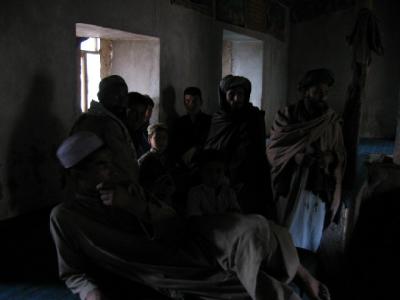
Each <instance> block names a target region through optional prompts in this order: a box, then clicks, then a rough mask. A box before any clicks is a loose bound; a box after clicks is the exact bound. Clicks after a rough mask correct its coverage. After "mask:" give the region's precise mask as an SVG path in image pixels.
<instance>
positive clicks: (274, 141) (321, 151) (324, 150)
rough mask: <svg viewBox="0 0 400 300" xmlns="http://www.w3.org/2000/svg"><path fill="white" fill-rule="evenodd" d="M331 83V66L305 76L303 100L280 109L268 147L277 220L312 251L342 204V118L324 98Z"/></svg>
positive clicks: (295, 239) (302, 246)
mask: <svg viewBox="0 0 400 300" xmlns="http://www.w3.org/2000/svg"><path fill="white" fill-rule="evenodd" d="M333 83H334V78H333V75H332V73H331V72H330V71H329V70H327V69H315V70H311V71H308V72H307V73H306V74H305V76H304V77H303V79H302V80H301V81H300V83H299V91H300V92H301V93H302V98H301V99H300V100H299V101H298V102H297V103H295V104H292V105H289V106H287V107H285V108H284V109H282V110H280V111H278V113H277V115H276V117H275V121H274V123H273V126H272V129H271V140H270V143H269V145H268V150H267V154H268V159H269V161H270V163H271V166H272V170H271V177H272V187H273V192H274V202H275V204H276V210H277V219H278V223H280V224H281V225H284V226H286V227H288V228H289V231H290V232H291V234H292V237H293V241H294V243H295V245H296V247H299V248H303V249H307V250H310V251H313V252H316V251H317V250H318V248H319V245H320V241H321V238H322V232H323V229H324V226H327V225H329V224H330V223H331V222H332V221H333V218H334V217H335V215H336V213H337V210H338V207H339V204H340V202H341V183H342V175H343V169H344V161H345V149H344V145H343V136H342V126H341V119H340V117H339V116H338V115H337V114H336V113H335V112H334V111H333V110H332V109H331V108H329V106H328V104H327V103H326V102H325V101H326V99H327V95H328V90H329V88H330V87H331V86H332V84H333Z"/></svg>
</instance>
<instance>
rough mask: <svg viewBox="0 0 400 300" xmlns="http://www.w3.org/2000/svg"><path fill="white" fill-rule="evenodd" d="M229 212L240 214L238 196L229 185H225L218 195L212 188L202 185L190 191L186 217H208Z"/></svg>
mask: <svg viewBox="0 0 400 300" xmlns="http://www.w3.org/2000/svg"><path fill="white" fill-rule="evenodd" d="M228 212H240V206H239V204H238V202H237V200H236V194H235V191H234V190H233V189H231V188H230V187H229V186H228V185H223V186H222V187H221V188H220V189H219V191H218V193H216V190H215V189H214V188H212V187H209V186H207V185H205V184H200V185H198V186H195V187H193V188H191V189H190V191H189V194H188V202H187V206H186V215H187V216H188V217H190V216H208V215H215V214H223V213H228Z"/></svg>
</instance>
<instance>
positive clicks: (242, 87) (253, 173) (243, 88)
mask: <svg viewBox="0 0 400 300" xmlns="http://www.w3.org/2000/svg"><path fill="white" fill-rule="evenodd" d="M250 94H251V82H250V81H249V80H248V79H247V78H245V77H242V76H233V75H227V76H225V77H224V78H223V79H222V80H221V81H220V84H219V95H220V110H219V111H218V112H216V113H215V114H214V115H213V117H212V121H211V128H210V132H209V135H208V139H207V142H206V146H205V148H206V149H214V150H218V151H220V152H221V153H222V155H223V156H224V157H225V164H226V169H227V170H226V171H227V176H228V177H229V178H230V180H231V185H232V187H233V188H234V189H235V190H236V191H237V194H238V202H239V205H240V207H241V209H242V211H243V212H244V213H257V214H262V215H264V216H267V217H271V209H270V206H271V202H272V195H271V189H270V180H269V169H268V162H267V157H266V154H265V150H266V148H265V147H266V133H265V122H264V111H262V110H260V109H258V108H257V107H254V106H253V105H252V103H251V102H250Z"/></svg>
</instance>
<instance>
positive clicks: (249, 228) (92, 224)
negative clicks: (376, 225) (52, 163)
mask: <svg viewBox="0 0 400 300" xmlns="http://www.w3.org/2000/svg"><path fill="white" fill-rule="evenodd" d="M57 156H58V158H59V160H60V162H61V164H62V165H63V167H64V168H65V169H67V172H68V175H69V179H70V180H71V181H72V183H73V186H74V190H75V196H74V198H73V199H72V201H70V202H69V203H63V204H60V205H58V206H57V207H55V208H54V209H53V211H52V214H51V219H50V225H51V232H52V235H53V239H54V241H55V244H56V249H57V254H58V264H59V274H60V277H61V279H62V280H64V281H65V283H66V285H67V286H68V288H69V289H70V290H71V291H72V292H73V293H75V294H79V296H80V298H81V299H82V300H84V299H85V300H93V299H104V297H103V291H102V286H98V285H97V283H96V276H97V275H98V273H97V272H93V271H92V270H93V268H94V267H95V268H97V269H101V270H104V272H109V273H112V274H116V275H119V276H121V277H123V278H126V279H128V280H131V281H135V282H139V283H143V284H145V285H147V286H150V287H152V288H154V289H156V290H158V291H160V292H162V293H164V294H166V295H167V296H169V297H173V298H182V297H183V296H185V295H191V296H195V297H198V298H216V299H232V298H236V299H238V298H242V299H244V298H246V299H248V298H249V297H250V298H251V299H253V300H261V299H278V300H280V299H299V297H298V296H297V295H296V294H295V293H294V292H293V291H292V289H291V288H290V287H289V286H288V285H287V283H288V282H290V281H291V280H292V279H293V278H294V277H295V276H296V277H298V279H299V280H300V281H301V282H302V283H303V285H304V287H305V289H306V291H307V292H308V293H309V294H310V295H311V296H312V297H313V299H329V295H328V293H327V290H326V288H325V287H324V286H323V285H322V284H320V283H319V282H318V281H317V280H316V279H315V278H313V277H312V276H311V275H310V274H309V273H308V272H307V271H306V270H305V269H304V268H303V267H302V266H301V265H300V264H299V261H298V257H297V253H296V250H295V248H294V246H293V244H292V242H291V239H290V235H289V234H288V232H287V231H286V230H285V229H283V228H281V227H278V226H275V225H273V224H271V223H269V222H268V221H266V219H264V218H263V217H261V216H257V215H248V216H241V215H237V214H226V215H220V216H216V217H212V216H209V217H196V219H195V220H192V221H191V222H190V225H191V228H192V229H193V230H192V231H191V232H190V236H189V235H185V231H184V230H183V229H179V231H177V226H175V224H176V223H177V222H175V221H177V220H178V219H177V217H176V215H175V213H174V211H173V210H172V209H171V208H169V207H168V206H167V205H165V204H163V203H161V202H157V201H155V200H152V199H149V198H148V197H144V198H134V197H133V196H132V194H131V193H130V192H129V186H128V187H127V186H126V185H120V184H116V183H115V182H116V181H115V179H114V176H116V174H117V172H116V169H117V168H116V164H115V162H114V160H113V153H112V151H110V149H109V147H108V146H107V144H106V143H105V142H104V141H103V140H102V139H101V138H99V137H98V136H96V135H95V134H93V133H92V132H86V131H80V132H77V133H75V134H73V135H71V136H70V137H69V138H67V139H66V140H65V141H64V142H63V143H62V144H61V146H60V147H59V149H58V151H57ZM111 183H113V184H111ZM189 221H190V220H189ZM187 227H189V226H187Z"/></svg>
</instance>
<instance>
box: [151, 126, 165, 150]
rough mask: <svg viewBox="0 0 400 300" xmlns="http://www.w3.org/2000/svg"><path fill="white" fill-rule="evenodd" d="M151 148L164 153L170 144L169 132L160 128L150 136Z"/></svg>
mask: <svg viewBox="0 0 400 300" xmlns="http://www.w3.org/2000/svg"><path fill="white" fill-rule="evenodd" d="M149 143H150V146H151V148H153V149H156V150H157V151H158V152H160V153H162V152H164V151H165V149H167V146H168V133H167V132H166V131H165V130H158V131H156V132H154V133H153V134H152V135H151V136H150V137H149Z"/></svg>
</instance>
